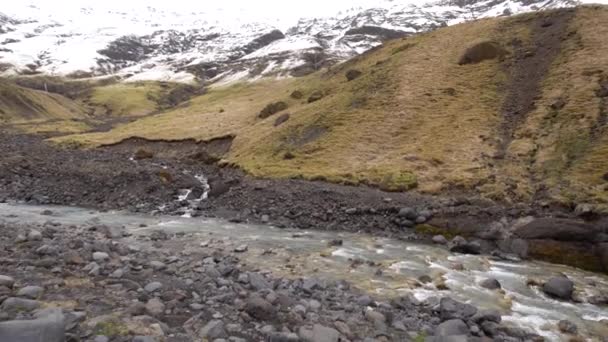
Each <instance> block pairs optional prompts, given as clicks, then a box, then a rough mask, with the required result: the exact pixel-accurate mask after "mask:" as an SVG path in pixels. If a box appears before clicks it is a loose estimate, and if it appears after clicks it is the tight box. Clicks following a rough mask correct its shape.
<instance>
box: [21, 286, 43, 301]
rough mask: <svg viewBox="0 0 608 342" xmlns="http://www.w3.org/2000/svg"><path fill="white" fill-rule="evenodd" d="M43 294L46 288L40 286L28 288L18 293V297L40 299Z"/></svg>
mask: <svg viewBox="0 0 608 342" xmlns="http://www.w3.org/2000/svg"><path fill="white" fill-rule="evenodd" d="M43 292H44V288H42V287H40V286H26V287H24V288H22V289H20V290H19V291H18V292H17V296H18V297H25V298H29V299H38V298H40V297H41V296H42V293H43Z"/></svg>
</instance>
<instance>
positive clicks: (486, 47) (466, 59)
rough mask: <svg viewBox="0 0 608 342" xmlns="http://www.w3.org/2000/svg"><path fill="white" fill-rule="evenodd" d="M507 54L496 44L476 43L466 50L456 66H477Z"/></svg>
mask: <svg viewBox="0 0 608 342" xmlns="http://www.w3.org/2000/svg"><path fill="white" fill-rule="evenodd" d="M506 54H507V51H506V50H505V49H503V48H502V47H501V46H500V45H499V44H498V43H496V42H492V41H485V42H481V43H477V44H475V45H473V46H471V47H470V48H468V49H467V50H466V51H465V52H464V54H463V55H462V57H460V61H459V62H458V64H460V65H465V64H477V63H481V62H483V61H485V60H490V59H495V58H502V57H504V56H505V55H506Z"/></svg>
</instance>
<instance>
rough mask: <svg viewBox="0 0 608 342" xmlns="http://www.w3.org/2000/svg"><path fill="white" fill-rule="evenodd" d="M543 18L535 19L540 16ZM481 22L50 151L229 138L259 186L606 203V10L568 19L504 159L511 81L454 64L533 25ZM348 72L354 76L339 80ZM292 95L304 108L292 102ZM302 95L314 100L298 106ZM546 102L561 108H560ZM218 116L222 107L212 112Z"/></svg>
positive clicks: (219, 91) (491, 66) (247, 86)
mask: <svg viewBox="0 0 608 342" xmlns="http://www.w3.org/2000/svg"><path fill="white" fill-rule="evenodd" d="M541 15H545V14H541ZM531 16H533V15H526V16H518V17H514V18H501V19H489V20H479V21H476V22H472V23H467V24H462V25H456V26H453V27H448V28H444V29H440V30H437V31H434V32H431V33H428V34H423V35H419V36H415V37H411V38H407V39H402V40H396V41H391V42H389V43H387V44H385V46H383V47H382V48H379V49H376V50H374V51H371V52H369V53H367V54H365V55H364V56H361V57H359V58H356V59H354V60H352V61H349V62H347V63H345V64H342V65H339V66H336V67H334V68H332V69H331V70H329V71H327V70H324V71H321V72H318V73H316V74H314V75H311V76H308V77H305V78H299V79H287V80H267V81H261V82H255V83H244V84H237V85H232V86H228V87H223V88H214V89H212V90H211V91H210V92H209V94H207V95H204V96H201V97H197V98H195V99H192V100H191V101H190V105H189V106H188V107H185V108H179V109H175V110H171V111H168V112H165V113H161V114H158V115H153V116H149V117H145V118H142V119H139V120H137V121H135V122H133V123H130V124H126V125H122V126H119V127H117V128H115V129H113V130H111V131H110V132H105V133H94V134H79V135H71V136H66V137H61V138H55V139H54V141H57V142H60V143H63V142H77V143H79V144H82V145H84V146H89V147H94V146H99V145H104V144H112V143H116V142H119V141H121V140H123V139H126V138H129V137H133V136H137V137H144V138H149V139H167V140H180V139H186V138H194V139H197V140H210V139H213V138H217V137H221V136H227V135H231V136H234V137H235V140H234V142H233V145H232V149H231V151H230V153H229V154H228V155H227V156H226V160H227V162H229V163H232V164H234V165H237V166H239V167H241V168H243V169H244V170H246V171H247V172H249V173H251V174H253V175H255V176H261V177H302V178H306V179H326V180H329V181H336V182H348V183H369V184H375V185H379V186H382V187H384V188H387V189H389V190H403V189H407V188H411V187H413V186H416V185H417V187H418V189H419V190H421V191H424V192H431V193H436V192H441V191H450V190H451V191H453V190H464V191H476V192H479V193H480V194H482V195H484V196H487V197H490V198H494V199H500V200H512V201H525V200H530V199H531V198H532V197H533V196H534V194H535V193H537V192H539V191H542V192H543V193H545V194H547V195H548V196H549V197H550V198H552V199H554V200H556V201H560V202H569V201H573V200H576V201H580V200H588V201H592V202H596V203H601V202H602V201H606V197H607V196H606V190H605V187H606V181H605V180H604V179H603V178H602V176H603V175H604V174H605V173H606V172H608V141H607V140H608V137H607V136H606V132H605V130H602V129H600V130H597V129H596V130H594V131H593V133H591V127H594V125H596V123H597V117H598V115H599V99H598V98H597V96H596V95H595V91H596V89H597V88H598V80H599V78H600V77H602V76H601V75H602V72H603V73H604V74H603V75H604V77H608V75H606V72H605V71H602V70H604V69H605V66H606V65H608V25H607V23H608V9H607V8H606V7H583V8H581V9H579V10H578V11H577V14H576V16H575V18H574V20H573V21H572V22H571V26H570V27H569V30H570V32H571V34H569V35H568V36H567V39H565V40H564V42H563V51H561V53H560V55H559V56H558V58H557V59H556V61H555V62H554V63H553V65H552V66H551V68H550V70H549V73H548V75H547V77H546V79H545V80H544V82H543V84H542V92H541V96H539V98H538V99H537V101H536V109H535V110H534V111H533V112H531V113H529V114H528V115H527V116H526V117H525V118H524V120H523V121H522V122H521V123H520V125H519V126H518V129H517V130H516V131H515V139H514V140H513V141H512V142H511V143H510V145H509V146H508V148H507V150H506V154H507V155H506V158H505V159H504V160H503V161H500V162H496V163H495V162H494V161H493V159H492V156H493V155H495V154H496V153H497V151H498V148H497V145H498V142H499V140H500V129H501V128H500V127H501V123H502V119H503V118H502V116H501V113H500V111H501V108H502V104H503V101H504V100H505V94H504V92H503V91H502V90H503V89H504V87H505V86H506V85H507V81H508V75H506V74H505V72H504V71H505V69H504V66H503V65H502V64H501V61H499V60H487V61H483V62H481V63H479V64H471V65H458V61H459V59H460V57H461V56H462V54H463V52H464V51H465V50H466V48H467V47H469V46H471V45H473V44H475V43H476V42H480V41H487V40H491V41H494V42H498V43H499V44H500V45H502V46H503V47H504V48H507V49H508V47H509V46H511V44H510V42H511V41H512V40H513V39H514V38H516V39H519V40H520V41H521V42H522V44H524V46H525V44H530V43H531V42H532V40H531V39H530V36H531V31H530V27H529V22H530V20H529V19H530V18H531ZM350 69H357V70H360V71H362V72H363V74H362V76H361V77H359V78H357V79H355V80H353V81H350V82H348V81H347V80H346V77H345V73H346V72H347V71H348V70H350ZM294 90H300V91H302V92H303V93H304V94H305V97H304V99H302V100H294V99H292V98H290V97H289V94H290V93H291V92H292V91H294ZM313 91H322V92H324V93H325V94H326V95H325V97H324V98H323V99H321V100H319V101H317V102H314V103H310V104H309V103H307V102H306V98H307V97H308V96H309V95H310V94H311V93H312V92H313ZM557 98H564V99H566V105H565V106H564V108H563V109H561V110H559V111H558V112H555V111H552V110H551V106H550V105H551V104H552V103H553V102H554V101H555V100H556V99H557ZM276 101H285V102H287V103H288V105H289V108H288V109H287V110H285V111H284V112H282V113H290V119H289V120H288V121H287V122H285V123H283V124H282V125H280V126H278V127H275V126H274V120H275V118H276V117H277V116H278V115H280V114H282V113H280V114H276V115H274V116H271V117H269V118H267V119H264V120H262V119H259V118H258V117H257V114H258V113H259V111H260V110H261V109H262V108H263V107H264V106H266V105H267V104H269V103H272V102H276ZM221 109H223V110H224V111H223V112H222V111H221Z"/></svg>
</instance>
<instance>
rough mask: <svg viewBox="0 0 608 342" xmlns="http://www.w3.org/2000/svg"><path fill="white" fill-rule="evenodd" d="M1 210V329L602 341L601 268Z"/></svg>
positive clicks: (109, 336) (187, 222) (53, 210)
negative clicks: (594, 270)
mask: <svg viewBox="0 0 608 342" xmlns="http://www.w3.org/2000/svg"><path fill="white" fill-rule="evenodd" d="M0 212H2V213H3V214H2V216H1V217H0V220H1V221H2V222H3V223H2V224H1V225H0V248H1V250H3V251H4V252H3V254H2V258H1V259H2V260H1V261H2V262H1V263H0V275H2V277H0V289H1V291H0V302H2V304H0V308H1V309H0V319H1V320H2V321H4V322H2V323H0V341H39V339H38V338H39V336H40V334H45V338H46V339H45V341H63V339H64V338H66V339H67V340H69V341H195V340H196V341H199V340H205V339H206V340H208V341H315V342H316V341H321V342H324V341H409V340H414V341H416V340H425V339H426V338H428V339H429V340H436V341H465V340H469V341H490V340H498V341H528V340H543V339H545V340H549V341H553V340H560V339H563V340H577V339H578V340H583V339H590V340H597V341H601V340H602V339H601V337H602V336H606V335H605V333H606V331H607V330H608V326H607V322H606V320H607V319H608V309H606V306H605V305H606V304H608V302H607V298H606V294H607V291H608V278H606V277H602V276H599V275H594V274H592V273H586V272H582V271H579V270H575V269H571V268H565V267H560V266H555V265H548V264H529V263H521V262H509V261H505V260H498V259H492V258H490V259H488V258H482V257H479V256H468V255H463V254H451V253H449V251H448V250H447V248H445V247H432V246H424V245H418V244H410V243H406V242H400V241H399V240H393V239H386V238H378V237H373V236H371V235H367V234H349V233H341V234H335V233H324V232H319V231H302V230H286V229H280V228H273V227H269V226H256V225H244V224H235V223H230V222H227V221H221V220H209V219H204V220H203V219H199V218H177V219H176V218H171V217H169V216H166V217H158V216H148V215H133V214H128V213H121V212H98V211H91V210H86V209H80V208H73V207H40V206H36V207H33V206H24V205H18V204H4V205H0ZM569 279H571V280H569ZM49 334H50V335H49Z"/></svg>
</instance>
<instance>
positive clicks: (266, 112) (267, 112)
mask: <svg viewBox="0 0 608 342" xmlns="http://www.w3.org/2000/svg"><path fill="white" fill-rule="evenodd" d="M288 107H289V106H288V105H287V103H285V102H283V101H279V102H274V103H269V104H268V105H266V107H264V109H262V111H261V112H260V114H258V117H259V118H260V119H266V118H267V117H269V116H272V115H274V114H276V113H278V112H280V111H282V110H285V109H287V108H288Z"/></svg>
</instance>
